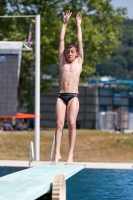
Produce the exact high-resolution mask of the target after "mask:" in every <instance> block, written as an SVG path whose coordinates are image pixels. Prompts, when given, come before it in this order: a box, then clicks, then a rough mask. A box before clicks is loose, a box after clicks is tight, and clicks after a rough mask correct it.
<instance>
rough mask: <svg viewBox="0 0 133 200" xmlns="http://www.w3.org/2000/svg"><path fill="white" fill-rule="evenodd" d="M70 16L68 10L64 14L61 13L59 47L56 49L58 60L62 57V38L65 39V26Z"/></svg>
mask: <svg viewBox="0 0 133 200" xmlns="http://www.w3.org/2000/svg"><path fill="white" fill-rule="evenodd" d="M71 14H72V12H70V10H68V11H66V13H63V24H62V28H61V32H60V36H59V47H58V55H59V58H60V56H61V55H62V53H63V51H64V48H65V47H64V38H65V33H66V28H67V24H68V21H69V19H70V16H71Z"/></svg>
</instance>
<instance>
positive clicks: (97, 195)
mask: <svg viewBox="0 0 133 200" xmlns="http://www.w3.org/2000/svg"><path fill="white" fill-rule="evenodd" d="M67 200H133V170H118V169H117V170H113V169H84V170H82V171H80V172H79V173H77V174H76V175H74V176H73V177H71V178H70V179H68V180H67Z"/></svg>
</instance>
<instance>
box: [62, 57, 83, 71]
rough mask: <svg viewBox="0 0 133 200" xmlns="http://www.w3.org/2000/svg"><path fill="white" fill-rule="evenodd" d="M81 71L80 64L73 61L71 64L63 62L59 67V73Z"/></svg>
mask: <svg viewBox="0 0 133 200" xmlns="http://www.w3.org/2000/svg"><path fill="white" fill-rule="evenodd" d="M80 69H81V64H80V63H79V62H78V60H74V61H73V62H72V63H70V64H69V63H66V62H63V65H62V67H61V71H64V72H65V71H66V72H71V73H74V72H80Z"/></svg>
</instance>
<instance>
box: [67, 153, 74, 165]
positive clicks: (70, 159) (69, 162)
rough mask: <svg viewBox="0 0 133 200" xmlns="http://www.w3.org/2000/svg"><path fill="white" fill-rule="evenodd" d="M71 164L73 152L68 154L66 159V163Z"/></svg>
mask: <svg viewBox="0 0 133 200" xmlns="http://www.w3.org/2000/svg"><path fill="white" fill-rule="evenodd" d="M72 164H73V154H69V155H68V158H67V161H66V165H72Z"/></svg>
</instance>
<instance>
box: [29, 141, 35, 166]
mask: <svg viewBox="0 0 133 200" xmlns="http://www.w3.org/2000/svg"><path fill="white" fill-rule="evenodd" d="M29 151H30V152H29V167H31V162H33V161H34V146H33V142H32V141H31V142H30V149H29Z"/></svg>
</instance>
